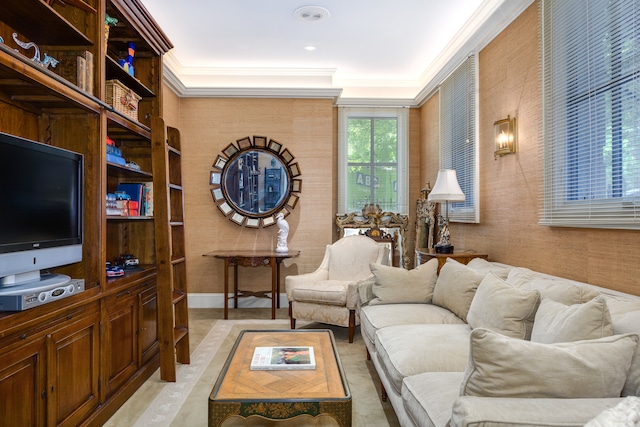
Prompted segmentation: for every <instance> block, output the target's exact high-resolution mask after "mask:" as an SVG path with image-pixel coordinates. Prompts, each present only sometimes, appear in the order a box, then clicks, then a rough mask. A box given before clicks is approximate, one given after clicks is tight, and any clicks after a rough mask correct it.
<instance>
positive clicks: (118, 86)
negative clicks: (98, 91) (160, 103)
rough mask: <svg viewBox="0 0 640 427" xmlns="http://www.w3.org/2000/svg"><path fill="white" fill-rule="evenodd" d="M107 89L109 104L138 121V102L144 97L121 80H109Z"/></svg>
mask: <svg viewBox="0 0 640 427" xmlns="http://www.w3.org/2000/svg"><path fill="white" fill-rule="evenodd" d="M106 89H107V93H106V101H107V104H109V105H111V106H112V107H113V108H114V109H115V110H116V111H119V112H121V113H122V114H124V115H125V116H127V117H129V118H130V119H132V120H135V121H136V122H137V121H138V102H139V101H140V100H141V99H142V97H141V96H140V95H138V94H137V93H135V92H134V91H133V90H131V89H129V88H128V87H126V86H125V85H124V84H122V82H121V81H120V80H115V79H114V80H107V81H106Z"/></svg>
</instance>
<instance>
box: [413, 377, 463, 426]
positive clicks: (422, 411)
mask: <svg viewBox="0 0 640 427" xmlns="http://www.w3.org/2000/svg"><path fill="white" fill-rule="evenodd" d="M463 376H464V373H463V372H425V373H424V374H418V375H413V376H410V377H407V378H405V379H404V381H403V383H402V402H403V403H404V409H405V410H406V411H407V415H409V418H411V420H412V421H413V423H414V424H415V425H417V426H446V425H448V423H449V421H450V420H451V407H452V406H453V402H454V401H455V400H456V398H457V397H458V394H459V392H460V383H461V382H462V378H463Z"/></svg>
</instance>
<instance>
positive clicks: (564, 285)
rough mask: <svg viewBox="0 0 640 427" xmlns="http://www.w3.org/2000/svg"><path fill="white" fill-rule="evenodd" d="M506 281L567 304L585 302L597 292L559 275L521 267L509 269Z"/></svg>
mask: <svg viewBox="0 0 640 427" xmlns="http://www.w3.org/2000/svg"><path fill="white" fill-rule="evenodd" d="M507 283H509V284H510V285H513V286H515V287H517V288H521V289H531V290H534V289H535V290H537V291H539V292H540V295H541V297H542V298H551V299H553V300H555V301H558V302H561V303H563V304H567V305H569V304H580V303H583V302H587V301H589V300H591V299H593V298H594V297H595V296H596V295H598V294H599V292H598V291H597V290H596V289H593V288H590V287H588V286H582V285H579V284H577V283H575V282H573V281H570V280H566V279H562V278H559V277H558V278H556V277H553V278H552V277H549V276H545V275H543V274H541V273H537V272H535V271H532V270H529V269H528V268H522V267H515V268H512V269H511V270H509V275H508V276H507Z"/></svg>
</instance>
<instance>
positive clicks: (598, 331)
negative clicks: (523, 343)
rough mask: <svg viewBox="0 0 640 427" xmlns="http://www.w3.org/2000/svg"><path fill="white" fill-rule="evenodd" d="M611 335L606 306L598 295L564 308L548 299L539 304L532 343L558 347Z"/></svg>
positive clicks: (563, 305) (610, 323)
mask: <svg viewBox="0 0 640 427" xmlns="http://www.w3.org/2000/svg"><path fill="white" fill-rule="evenodd" d="M611 335H613V324H612V322H611V314H610V313H609V309H608V308H607V302H606V300H605V299H604V297H603V296H601V295H599V296H597V297H595V298H594V299H592V300H591V301H588V302H585V303H584V304H573V305H565V304H562V303H559V302H556V301H553V300H552V299H549V298H544V299H543V300H542V302H541V303H540V307H539V308H538V312H537V313H536V317H535V321H534V323H533V331H532V333H531V341H536V342H541V343H547V344H552V343H557V342H569V341H579V340H590V339H594V338H602V337H608V336H611Z"/></svg>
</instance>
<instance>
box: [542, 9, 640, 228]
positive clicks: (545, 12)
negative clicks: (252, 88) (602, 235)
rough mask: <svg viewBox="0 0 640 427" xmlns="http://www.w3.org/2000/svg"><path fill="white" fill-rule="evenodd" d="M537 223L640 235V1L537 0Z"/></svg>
mask: <svg viewBox="0 0 640 427" xmlns="http://www.w3.org/2000/svg"><path fill="white" fill-rule="evenodd" d="M540 17H541V28H542V44H541V47H542V54H541V61H542V64H541V68H542V74H543V76H542V78H543V85H542V97H543V132H542V137H543V142H542V143H541V144H540V147H541V149H542V152H541V155H542V158H543V162H544V185H543V186H542V190H543V191H542V195H541V197H542V203H541V213H540V223H541V224H544V225H553V226H570V227H595V228H627V229H639V228H640V103H639V102H638V97H639V96H640V2H638V1H637V0H615V1H613V0H589V1H584V0H561V1H558V0H556V1H554V0H543V1H542V2H541V9H540Z"/></svg>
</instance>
